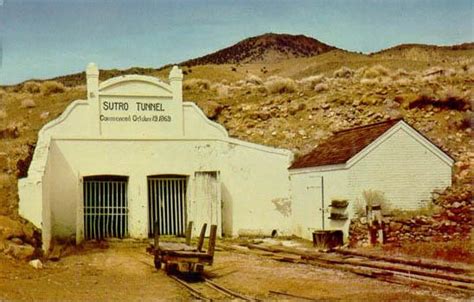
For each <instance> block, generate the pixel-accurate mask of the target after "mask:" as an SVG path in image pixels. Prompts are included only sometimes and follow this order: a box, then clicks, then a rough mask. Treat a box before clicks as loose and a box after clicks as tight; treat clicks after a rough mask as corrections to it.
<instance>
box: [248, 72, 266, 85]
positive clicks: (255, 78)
mask: <svg viewBox="0 0 474 302" xmlns="http://www.w3.org/2000/svg"><path fill="white" fill-rule="evenodd" d="M245 82H246V83H247V84H254V85H262V84H263V81H262V79H261V78H260V77H259V76H256V75H254V74H249V75H248V76H247V77H246V78H245Z"/></svg>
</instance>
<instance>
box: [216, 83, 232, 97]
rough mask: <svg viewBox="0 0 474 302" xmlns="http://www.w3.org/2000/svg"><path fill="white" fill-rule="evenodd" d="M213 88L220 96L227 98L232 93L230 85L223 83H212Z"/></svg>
mask: <svg viewBox="0 0 474 302" xmlns="http://www.w3.org/2000/svg"><path fill="white" fill-rule="evenodd" d="M212 90H215V91H216V93H217V96H218V97H219V98H226V97H228V96H229V95H230V87H229V85H224V84H221V83H216V84H212Z"/></svg>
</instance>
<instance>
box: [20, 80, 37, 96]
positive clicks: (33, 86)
mask: <svg viewBox="0 0 474 302" xmlns="http://www.w3.org/2000/svg"><path fill="white" fill-rule="evenodd" d="M23 92H26V93H31V94H35V93H40V92H41V84H40V83H38V82H34V81H32V82H26V83H25V84H23Z"/></svg>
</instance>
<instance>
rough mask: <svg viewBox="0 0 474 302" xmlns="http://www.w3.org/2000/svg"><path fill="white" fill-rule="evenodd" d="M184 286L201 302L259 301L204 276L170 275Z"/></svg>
mask: <svg viewBox="0 0 474 302" xmlns="http://www.w3.org/2000/svg"><path fill="white" fill-rule="evenodd" d="M168 276H169V277H170V278H171V279H173V280H175V281H176V282H177V283H179V284H180V285H181V286H183V287H184V288H185V289H186V290H188V292H189V293H190V294H191V295H192V296H193V297H194V298H196V299H198V300H201V301H222V300H229V299H239V300H242V301H257V300H256V299H252V298H249V297H246V296H244V295H242V294H240V293H237V292H235V291H233V290H230V289H228V288H226V287H224V286H222V285H219V284H217V283H215V282H214V281H212V280H209V279H208V278H205V277H203V276H193V277H189V276H185V275H182V276H181V278H180V277H178V276H176V275H168Z"/></svg>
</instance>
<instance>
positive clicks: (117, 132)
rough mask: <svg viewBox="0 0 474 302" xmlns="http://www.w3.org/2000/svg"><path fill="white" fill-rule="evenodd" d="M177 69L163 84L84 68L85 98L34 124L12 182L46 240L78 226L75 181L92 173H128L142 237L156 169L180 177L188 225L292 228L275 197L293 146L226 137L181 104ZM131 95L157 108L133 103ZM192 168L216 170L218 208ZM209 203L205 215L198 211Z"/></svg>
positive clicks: (228, 230) (282, 191) (282, 198)
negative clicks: (30, 150)
mask: <svg viewBox="0 0 474 302" xmlns="http://www.w3.org/2000/svg"><path fill="white" fill-rule="evenodd" d="M179 75H180V71H179V70H176V69H173V71H172V72H171V74H170V81H171V83H170V85H169V86H167V85H168V84H166V83H163V82H160V81H157V80H155V79H153V78H149V77H139V76H131V77H130V78H127V77H120V78H119V79H112V80H108V81H106V82H105V83H102V84H101V85H99V84H98V82H97V78H98V73H97V74H96V70H95V69H94V68H93V66H92V68H90V70H89V69H88V97H89V99H88V101H75V102H73V103H72V104H71V105H70V106H69V107H68V108H67V109H66V110H65V112H64V113H63V114H62V115H61V116H60V117H59V118H58V119H56V120H54V121H52V122H50V123H49V124H47V125H46V126H44V127H43V129H42V130H41V131H40V132H39V137H38V143H37V148H36V150H35V154H34V156H33V161H32V163H31V166H30V169H29V172H28V177H27V178H26V179H22V180H20V182H19V194H20V214H21V215H22V216H23V217H25V218H27V219H29V220H31V221H32V222H33V223H34V224H35V225H36V226H38V227H40V228H42V231H43V240H44V242H43V243H44V246H45V247H47V246H48V244H49V240H50V239H51V238H52V237H67V236H71V235H73V234H75V233H76V232H78V234H81V232H80V228H81V227H82V226H81V225H82V224H83V222H82V219H83V217H82V216H81V215H82V213H81V207H82V204H83V196H82V188H81V185H82V183H81V180H82V178H83V177H86V176H93V175H120V176H127V177H128V204H129V214H128V215H129V234H130V236H131V237H137V238H145V237H147V236H148V221H147V220H148V209H147V207H148V205H147V202H148V200H147V198H148V195H147V176H151V175H159V174H177V175H185V176H187V178H188V184H187V186H188V188H187V189H188V190H187V214H188V215H187V217H188V220H195V225H194V226H195V229H194V234H198V231H199V229H200V227H201V223H202V222H208V223H217V224H218V227H219V229H218V231H219V232H221V231H222V232H223V233H224V234H225V235H229V236H235V235H237V234H239V233H242V232H243V233H245V232H246V231H248V230H251V231H253V232H263V233H267V234H270V233H271V231H272V230H277V231H278V232H279V233H280V234H290V233H291V230H290V227H291V216H290V213H288V211H283V210H282V207H281V206H277V205H286V206H287V207H290V188H289V186H290V184H289V181H288V170H287V167H288V166H289V164H290V163H291V160H292V158H293V155H292V153H291V152H290V151H287V150H282V149H275V148H270V147H264V146H260V145H256V144H251V143H246V142H243V141H239V140H236V139H232V138H229V137H228V134H227V132H226V131H225V129H224V128H223V127H222V126H220V125H218V124H216V123H214V122H211V121H209V120H208V119H207V118H206V117H205V116H204V114H203V113H202V111H201V110H200V109H199V108H198V107H197V106H196V105H195V104H194V103H182V101H181V82H180V78H179ZM124 87H125V88H126V89H125V88H124ZM124 94H127V95H124ZM150 94H153V95H150ZM104 101H107V102H118V103H128V104H129V110H128V111H126V110H122V109H123V108H121V109H120V110H113V111H106V112H105V113H104V110H105V108H106V107H104V106H103V102H104ZM137 102H149V103H160V104H162V107H163V108H157V109H158V110H155V111H156V112H155V111H153V112H137V110H138V109H136V108H138V107H136V103H137ZM172 103H173V105H172V106H171V104H172ZM175 103H177V104H179V105H180V106H179V108H177V107H176V106H175V105H176V104H175ZM101 110H102V111H101ZM163 114H165V115H167V116H172V117H173V118H172V119H171V122H167V121H165V122H163V123H161V122H155V121H147V122H130V121H121V122H109V121H103V120H102V118H101V117H100V116H101V115H103V116H105V115H107V116H108V117H113V118H115V117H119V118H120V117H122V116H125V117H128V116H133V115H137V116H145V117H148V116H150V117H153V116H154V115H163ZM175 117H177V118H176V119H175ZM115 123H117V124H118V127H116V128H115V127H114V125H115ZM126 125H130V128H127V127H126ZM170 125H173V127H172V129H171V128H170V127H171V126H170ZM162 126H163V127H164V128H163V127H162ZM153 129H154V130H156V131H153ZM168 130H169V131H168ZM143 133H146V134H147V135H143ZM199 171H205V172H207V171H216V172H217V173H218V175H219V180H220V185H219V190H217V191H216V194H214V195H213V196H220V197H221V199H222V208H220V207H221V205H220V204H219V205H217V206H218V207H219V209H216V206H213V207H214V208H213V209H212V210H203V209H204V208H206V207H207V208H208V209H211V208H212V207H208V205H206V204H203V203H204V202H206V200H205V199H206V197H205V196H206V195H205V194H204V195H203V194H201V193H202V192H200V191H199V187H198V186H199V183H200V182H199V181H196V179H195V172H199ZM219 191H220V192H219ZM214 209H216V210H214ZM210 211H212V212H213V213H214V214H213V215H211V216H212V217H211V218H208V219H207V218H206V217H204V216H205V213H210ZM216 213H217V214H216ZM216 215H217V216H220V217H216ZM209 220H213V221H209ZM78 237H79V238H80V237H81V236H80V235H79V236H78Z"/></svg>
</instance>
